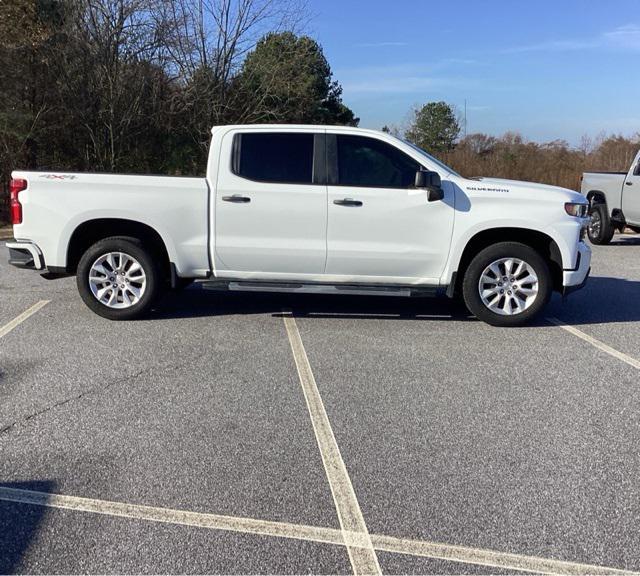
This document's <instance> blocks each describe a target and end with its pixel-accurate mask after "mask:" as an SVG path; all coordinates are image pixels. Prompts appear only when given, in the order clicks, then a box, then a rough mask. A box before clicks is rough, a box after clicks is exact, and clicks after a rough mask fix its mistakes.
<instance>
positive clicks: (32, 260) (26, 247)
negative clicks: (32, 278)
mask: <svg viewBox="0 0 640 576" xmlns="http://www.w3.org/2000/svg"><path fill="white" fill-rule="evenodd" d="M7 248H9V264H11V265H13V266H16V267H17V268H28V269H31V270H44V269H45V263H44V257H43V256H42V251H41V250H40V248H38V246H36V245H35V244H33V243H32V242H7Z"/></svg>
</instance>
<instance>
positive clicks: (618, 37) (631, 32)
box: [503, 24, 640, 54]
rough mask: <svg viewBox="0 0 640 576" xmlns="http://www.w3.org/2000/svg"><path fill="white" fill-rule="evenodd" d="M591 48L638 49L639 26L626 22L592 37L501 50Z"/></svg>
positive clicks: (554, 50) (556, 50)
mask: <svg viewBox="0 0 640 576" xmlns="http://www.w3.org/2000/svg"><path fill="white" fill-rule="evenodd" d="M593 49H610V50H611V49H612V50H624V51H633V52H635V51H638V50H640V26H638V25H637V24H626V25H624V26H619V27H618V28H615V29H614V30H610V31H608V32H603V33H601V34H599V35H597V36H595V37H594V38H573V39H571V38H569V39H562V40H547V41H544V42H540V43H538V44H529V45H525V46H514V47H512V48H506V49H505V50H503V52H504V53H507V54H517V53H520V52H573V51H580V50H593Z"/></svg>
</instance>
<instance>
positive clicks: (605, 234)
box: [587, 204, 615, 245]
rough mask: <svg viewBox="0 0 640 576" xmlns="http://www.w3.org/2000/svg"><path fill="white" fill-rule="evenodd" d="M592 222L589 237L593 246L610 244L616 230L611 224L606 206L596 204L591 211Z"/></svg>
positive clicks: (588, 229) (588, 230)
mask: <svg viewBox="0 0 640 576" xmlns="http://www.w3.org/2000/svg"><path fill="white" fill-rule="evenodd" d="M589 212H590V214H591V222H590V223H589V227H588V228H587V235H588V236H589V240H591V243H592V244H598V245H603V244H609V242H611V239H612V238H613V233H614V232H615V229H614V228H613V225H612V224H611V220H610V218H609V213H608V211H607V206H606V204H594V205H593V206H591V210H590V211H589Z"/></svg>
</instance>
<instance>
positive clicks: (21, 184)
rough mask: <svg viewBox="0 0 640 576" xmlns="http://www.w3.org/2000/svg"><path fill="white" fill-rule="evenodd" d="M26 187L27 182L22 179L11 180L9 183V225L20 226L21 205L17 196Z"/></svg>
mask: <svg viewBox="0 0 640 576" xmlns="http://www.w3.org/2000/svg"><path fill="white" fill-rule="evenodd" d="M26 187H27V181H26V180H25V179H24V178H12V179H11V182H9V198H10V200H9V207H10V209H11V223H12V224H22V204H20V199H19V198H18V194H20V192H22V191H23V190H24V189H25V188H26Z"/></svg>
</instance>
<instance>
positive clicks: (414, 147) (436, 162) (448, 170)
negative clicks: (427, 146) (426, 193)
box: [398, 138, 462, 178]
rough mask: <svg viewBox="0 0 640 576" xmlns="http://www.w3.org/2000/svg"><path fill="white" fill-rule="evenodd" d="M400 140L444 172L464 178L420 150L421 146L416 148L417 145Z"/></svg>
mask: <svg viewBox="0 0 640 576" xmlns="http://www.w3.org/2000/svg"><path fill="white" fill-rule="evenodd" d="M398 140H400V141H401V142H404V143H405V144H408V145H409V146H411V148H413V149H414V150H415V151H416V152H419V153H420V154H421V155H422V156H424V157H425V158H428V159H429V160H430V161H431V162H433V163H434V164H437V165H438V166H439V167H440V168H442V169H443V170H446V171H447V172H449V173H450V174H452V175H453V176H458V177H459V178H462V176H460V174H458V173H457V172H456V171H455V170H453V169H452V168H449V166H447V165H446V164H445V163H444V162H440V160H438V159H437V158H434V157H433V156H431V154H428V153H427V152H425V151H424V150H423V149H422V148H420V146H416V145H415V144H412V143H411V142H409V141H407V140H404V139H402V138H398Z"/></svg>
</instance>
